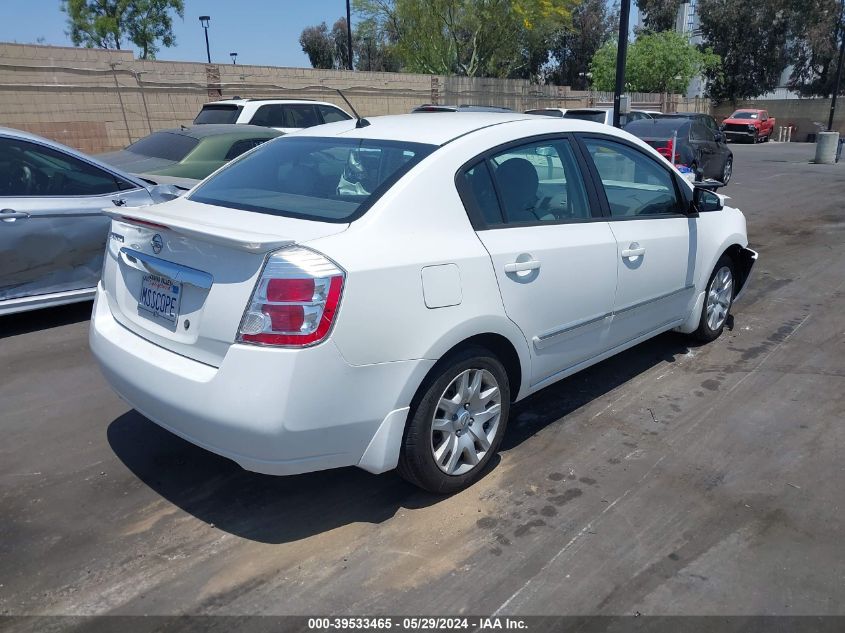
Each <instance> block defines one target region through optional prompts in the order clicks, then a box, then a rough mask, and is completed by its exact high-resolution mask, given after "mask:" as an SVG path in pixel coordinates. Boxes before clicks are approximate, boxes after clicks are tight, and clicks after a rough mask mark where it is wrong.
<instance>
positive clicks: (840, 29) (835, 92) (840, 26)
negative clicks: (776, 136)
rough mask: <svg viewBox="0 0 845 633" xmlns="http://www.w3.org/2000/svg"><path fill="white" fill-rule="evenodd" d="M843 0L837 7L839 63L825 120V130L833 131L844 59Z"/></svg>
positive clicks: (844, 13) (844, 3) (844, 15)
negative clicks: (828, 111)
mask: <svg viewBox="0 0 845 633" xmlns="http://www.w3.org/2000/svg"><path fill="white" fill-rule="evenodd" d="M843 17H845V0H842V5H841V8H840V9H839V24H838V25H837V28H836V33H837V34H838V35H839V37H841V38H842V43H841V44H840V45H839V63H838V64H837V65H836V79H834V81H833V90H832V91H831V95H830V117H829V118H828V120H827V131H828V132H833V116H834V115H835V114H836V96H837V95H838V94H839V85H840V84H841V83H842V63H843V61H845V32H843V30H845V23H843Z"/></svg>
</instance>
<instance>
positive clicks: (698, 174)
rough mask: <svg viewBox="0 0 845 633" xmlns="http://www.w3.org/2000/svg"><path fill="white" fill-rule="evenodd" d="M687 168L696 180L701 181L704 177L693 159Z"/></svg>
mask: <svg viewBox="0 0 845 633" xmlns="http://www.w3.org/2000/svg"><path fill="white" fill-rule="evenodd" d="M689 168H690V170H691V171H692V173H693V175H694V176H695V179H696V180H697V181H701V180H702V179H703V178H704V173H703V172H702V171H701V170H700V169H699V167H698V163H696V162H695V161H693V162H692V165H690V166H689Z"/></svg>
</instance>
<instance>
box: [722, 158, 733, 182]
mask: <svg viewBox="0 0 845 633" xmlns="http://www.w3.org/2000/svg"><path fill="white" fill-rule="evenodd" d="M733 171H734V162H733V160H732V159H730V158H728V159H727V160H725V168H724V169H723V170H722V182H723V183H725V184H728V182H729V181H730V179H731V176H732V175H733Z"/></svg>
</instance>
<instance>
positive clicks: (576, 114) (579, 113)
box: [563, 110, 605, 123]
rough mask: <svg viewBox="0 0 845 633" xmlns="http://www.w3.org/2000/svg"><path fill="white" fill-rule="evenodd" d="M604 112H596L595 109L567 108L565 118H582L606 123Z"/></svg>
mask: <svg viewBox="0 0 845 633" xmlns="http://www.w3.org/2000/svg"><path fill="white" fill-rule="evenodd" d="M604 117H605V113H604V112H596V111H595V110H567V111H566V112H565V113H564V115H563V118H564V119H581V120H582V121H594V122H596V123H604Z"/></svg>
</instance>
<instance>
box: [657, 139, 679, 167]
mask: <svg viewBox="0 0 845 633" xmlns="http://www.w3.org/2000/svg"><path fill="white" fill-rule="evenodd" d="M654 149H656V150H657V153H658V154H660V155H661V156H663V157H664V158H666V159H667V160H668V161H670V162H671V163H673V164H674V163H677V162H678V161H679V160H681V155H680V154H679V153H678V152H676V151H673V150H674V149H675V143H674V141H672V139H671V138H670V139H669V140H668V141H666V145H664V146H663V147H655V148H654Z"/></svg>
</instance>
